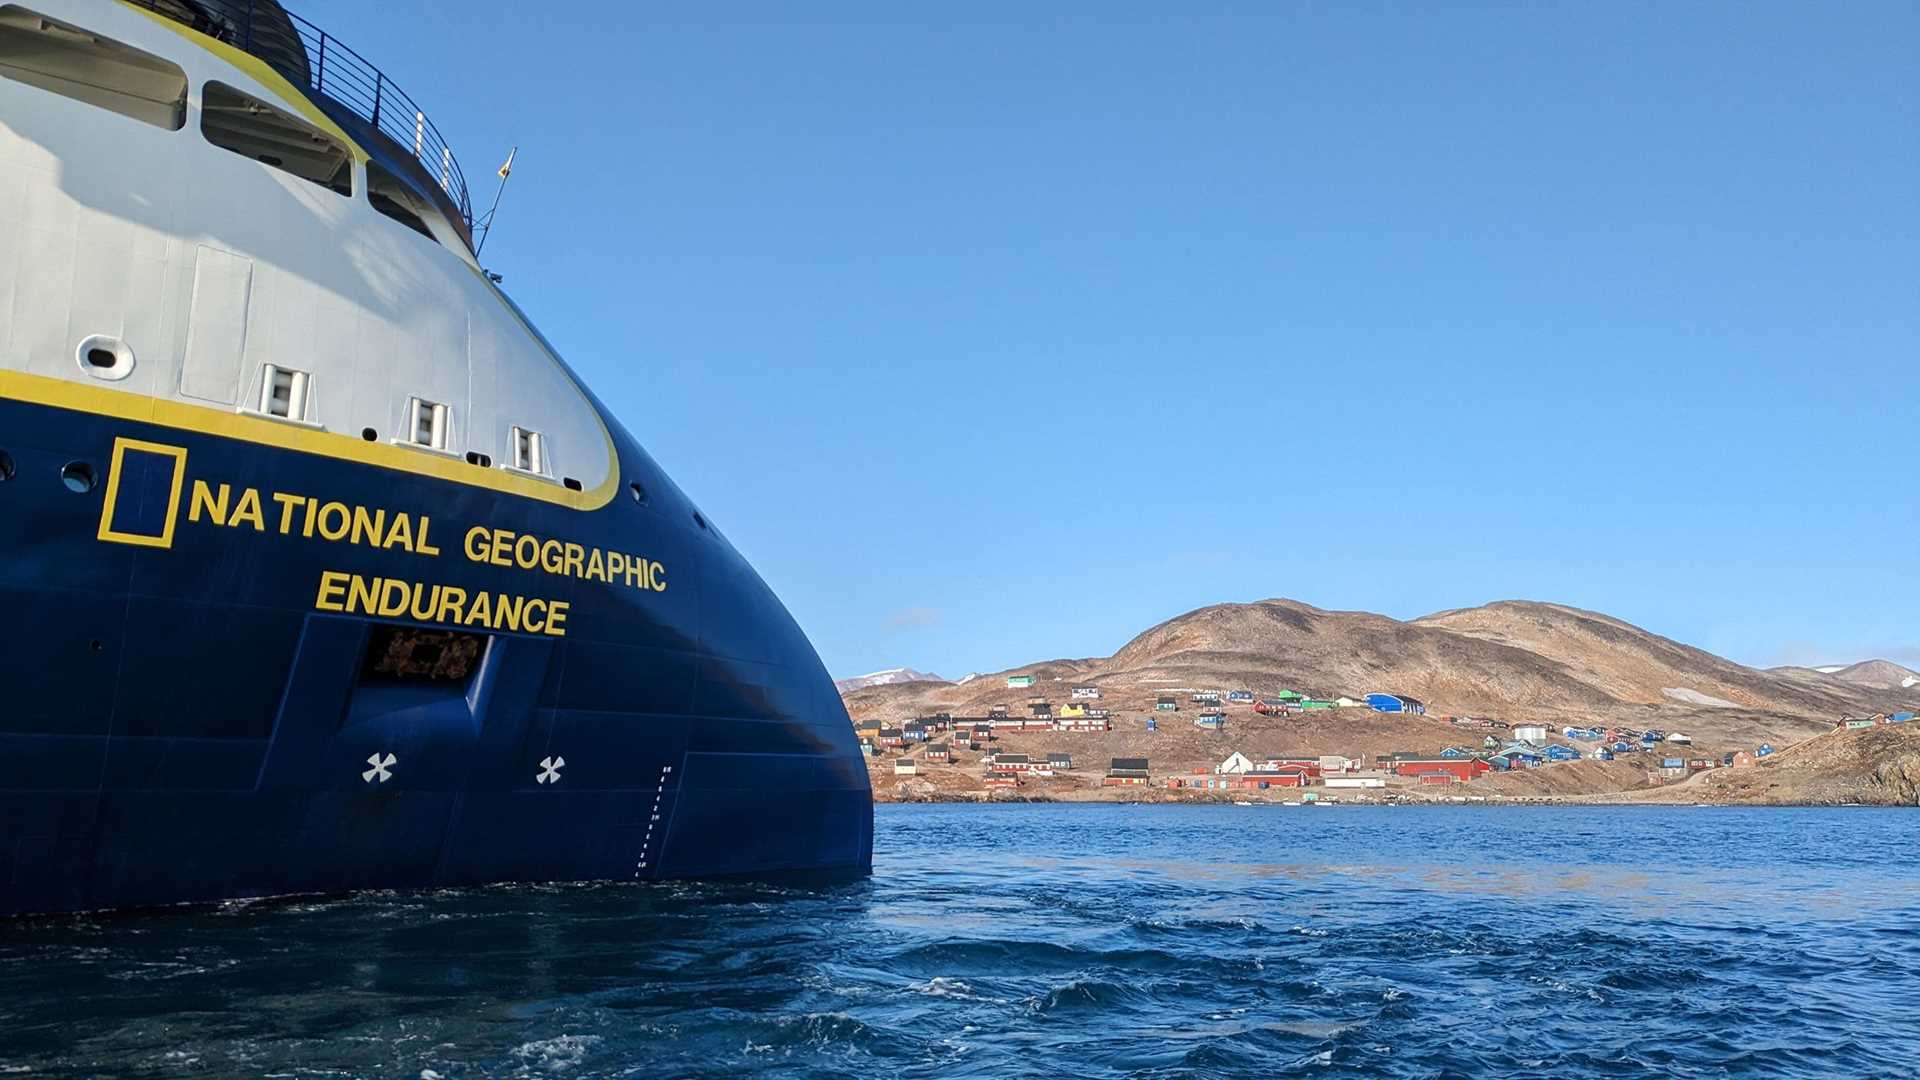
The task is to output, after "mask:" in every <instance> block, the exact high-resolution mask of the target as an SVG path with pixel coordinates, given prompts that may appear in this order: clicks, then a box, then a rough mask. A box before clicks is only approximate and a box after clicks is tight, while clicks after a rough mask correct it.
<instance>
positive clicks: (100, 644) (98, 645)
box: [87, 638, 107, 654]
mask: <svg viewBox="0 0 1920 1080" xmlns="http://www.w3.org/2000/svg"><path fill="white" fill-rule="evenodd" d="M87 648H88V650H90V651H91V652H93V653H95V654H98V653H103V652H106V651H107V643H106V642H104V641H101V640H100V639H99V638H94V639H93V640H92V641H89V642H87Z"/></svg>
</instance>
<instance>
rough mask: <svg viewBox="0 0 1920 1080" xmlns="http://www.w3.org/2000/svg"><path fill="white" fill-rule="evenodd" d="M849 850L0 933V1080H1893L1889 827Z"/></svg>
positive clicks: (1901, 1017) (1902, 904) (1279, 818)
mask: <svg viewBox="0 0 1920 1080" xmlns="http://www.w3.org/2000/svg"><path fill="white" fill-rule="evenodd" d="M769 827H777V825H774V824H772V823H770V825H769ZM878 831H879V846H878V849H877V851H876V857H875V873H874V877H873V879H872V880H871V881H870V882H866V883H863V884H857V885H847V886H838V887H833V888H827V889H818V890H806V889H794V888H774V887H767V886H747V885H664V886H598V887H573V888H529V887H515V888H492V889H481V890H472V891H459V892H443V893H434V894H425V895H422V894H368V895H358V896H352V897H342V898H337V899H326V900H298V901H274V902H253V903H244V904H228V905H224V906H220V907H217V908H200V909H183V910H176V911H169V912H163V913H158V914H148V915H140V916H135V917H117V918H81V919H61V920H51V921H38V922H31V923H16V924H11V925H0V1074H23V1075H54V1076H57V1075H75V1076H77V1075H101V1074H107V1075H173V1074H179V1075H197V1076H229V1075H231V1076H286V1077H291V1076H393V1077H428V1078H431V1077H436V1076H437V1077H445V1078H454V1077H475V1076H542V1075H560V1074H564V1075H568V1076H574V1077H587V1076H734V1075H741V1074H753V1073H759V1074H766V1075H778V1076H854V1077H892V1076H903V1077H905V1076H1008V1075H1022V1076H1051V1077H1064V1076H1222V1077H1225V1076H1256V1075H1266V1074H1273V1073H1292V1072H1302V1073H1311V1074H1313V1075H1323V1076H1345V1075H1354V1076H1501V1077H1510V1076H1537V1077H1585V1076H1608V1077H1612V1076H1782V1077H1826V1076H1836V1075H1839V1076H1870V1075H1871V1076H1897V1075H1915V1074H1916V1073H1920V813H1914V812H1900V811H1887V810H1866V809H1857V810H1839V809H1837V810H1742V809H1691V808H1679V809H1659V808H1617V809H1606V808H1592V809H1584V808H1583V809H1548V808H1516V807H1502V808H1466V807H1462V808H1453V809H1449V808H1385V807H1383V808H1326V809H1321V808H1313V807H1297V808H1293V807H1257V808H1253V807H1214V808H1199V807H1157V808H1156V807H1126V806H996V807H958V806H955V807H940V806H901V807H881V808H880V810H879V830H878Z"/></svg>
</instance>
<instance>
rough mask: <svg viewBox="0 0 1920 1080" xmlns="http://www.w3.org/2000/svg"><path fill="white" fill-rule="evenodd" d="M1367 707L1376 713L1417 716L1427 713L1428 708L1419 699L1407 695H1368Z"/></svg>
mask: <svg viewBox="0 0 1920 1080" xmlns="http://www.w3.org/2000/svg"><path fill="white" fill-rule="evenodd" d="M1367 707H1368V708H1370V709H1372V710H1373V711H1374V712H1383V713H1413V714H1414V715H1416V716H1419V715H1422V714H1424V713H1425V712H1426V711H1427V706H1426V704H1425V703H1423V702H1422V701H1421V700H1420V699H1419V698H1412V697H1408V696H1406V695H1405V694H1378V693H1376V694H1368V695H1367Z"/></svg>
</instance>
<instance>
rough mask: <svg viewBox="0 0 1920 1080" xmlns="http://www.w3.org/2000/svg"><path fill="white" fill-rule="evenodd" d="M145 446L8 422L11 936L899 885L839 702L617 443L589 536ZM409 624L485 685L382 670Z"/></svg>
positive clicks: (285, 467) (58, 419)
mask: <svg viewBox="0 0 1920 1080" xmlns="http://www.w3.org/2000/svg"><path fill="white" fill-rule="evenodd" d="M22 378H24V379H27V380H31V379H32V377H30V376H27V377H22ZM8 385H9V386H15V387H16V388H17V386H18V385H20V384H19V383H18V382H16V383H10V384H8ZM88 392H90V393H93V392H94V391H91V390H89V391H88ZM98 393H99V394H101V395H105V394H108V393H110V392H108V391H99V392H98ZM31 396H32V395H27V397H31ZM596 407H597V405H596ZM140 416H141V414H140V412H139V408H138V407H137V406H128V407H127V408H126V409H123V410H121V411H120V413H119V415H111V414H108V413H103V412H102V411H101V410H99V409H97V408H86V407H73V406H72V404H71V402H61V403H56V404H49V403H47V402H46V401H44V400H24V399H23V398H22V396H20V395H17V394H15V395H10V396H9V395H5V394H0V454H4V456H5V458H4V460H0V477H5V479H0V552H3V553H4V556H5V557H4V558H3V559H0V617H3V618H4V619H5V625H6V626H7V627H8V633H7V634H6V637H5V639H4V645H0V914H6V915H13V914H21V913H32V912H56V911H73V910H86V909H99V908H116V907H127V906H146V905H159V904H170V903H178V902H188V901H203V900H217V899H224V898H232V897H250V896H265V895H277V894H289V893H303V892H332V891H340V890H351V889H360V888H418V887H437V886H459V885H473V884H480V883H488V882H503V881H561V880H629V881H630V880H653V879H659V878H671V877H690V876H724V875H773V874H783V873H790V872H805V873H809V874H825V875H848V876H853V875H860V874H864V873H867V872H868V871H869V870H870V867H871V860H872V832H873V812H872V802H871V792H870V789H869V783H868V779H867V773H866V769H865V767H864V765H863V762H862V760H861V758H860V755H859V751H858V747H857V744H856V741H855V738H854V735H853V732H852V730H851V726H850V725H849V723H848V722H847V717H846V713H845V711H844V709H843V707H842V706H841V704H840V700H839V697H838V695H837V694H836V693H835V691H834V688H833V685H832V682H831V680H830V679H829V678H828V676H827V674H826V672H825V671H824V670H823V669H822V667H821V665H820V663H819V660H818V658H817V657H816V656H815V654H814V652H813V649H812V647H811V646H810V645H809V644H808V642H807V641H806V638H805V637H804V635H803V634H802V633H801V632H800V630H799V628H798V627H797V626H796V625H795V624H794V623H793V621H792V619H791V618H790V617H789V616H788V615H787V613H786V611H785V610H784V608H782V606H781V605H780V603H779V602H778V600H776V599H775V598H774V597H773V595H772V594H771V592H770V591H769V590H768V589H767V588H766V586H765V585H764V584H763V583H762V582H761V581H760V579H759V578H758V576H757V575H756V574H755V573H754V572H753V570H752V569H751V568H750V567H749V566H748V565H747V564H746V562H745V561H744V560H743V559H742V558H741V557H740V556H739V554H738V553H737V552H735V551H734V550H733V549H732V547H731V546H730V545H729V544H728V543H727V542H726V541H725V540H724V538H722V537H721V536H719V534H718V533H717V532H715V531H714V530H713V529H712V528H711V527H710V526H709V525H708V523H706V522H705V521H704V519H702V518H700V517H699V515H698V512H697V511H696V510H695V508H694V507H693V506H692V504H691V503H690V502H688V501H687V500H686V498H685V497H684V496H683V495H682V494H681V493H680V492H679V490H678V489H677V488H676V487H674V485H673V484H672V482H671V481H670V480H668V479H667V478H666V476H665V475H664V474H662V473H661V472H660V470H659V469H658V467H657V466H656V465H655V464H654V463H653V462H652V461H651V460H650V459H649V458H648V457H647V455H646V454H645V453H644V451H642V450H641V449H640V448H639V447H638V445H637V444H636V443H634V441H633V440H632V439H631V437H629V436H628V435H626V433H625V432H623V431H621V430H620V429H619V428H618V426H617V425H613V424H611V423H609V425H608V426H609V429H610V434H611V437H612V440H613V443H614V446H615V449H616V452H617V454H618V458H619V477H620V485H621V486H620V490H619V492H618V493H617V495H616V496H615V497H614V498H613V499H612V501H610V502H608V503H606V505H604V506H602V507H600V508H599V509H595V510H590V511H581V510H578V509H573V508H566V507H561V506H557V505H552V504H550V503H547V502H543V501H540V500H536V499H528V498H523V497H516V496H513V495H506V494H501V493H499V492H497V491H495V490H490V489H488V488H487V487H485V486H480V485H472V484H465V483H460V482H457V481H449V480H447V479H444V478H442V477H437V476H433V475H426V474H423V473H419V472H414V471H409V470H406V469H403V468H393V467H388V466H384V465H381V464H372V463H368V462H365V461H357V460H352V459H351V457H350V456H349V457H341V456H338V455H331V454H324V453H313V452H309V451H307V450H302V449H293V448H288V447H287V446H284V445H273V440H272V439H271V438H266V439H261V438H248V437H238V438H237V437H233V435H232V433H231V432H227V431H222V430H221V429H220V428H219V426H218V425H212V426H210V427H208V428H205V429H199V430H191V429H189V428H187V427H183V426H180V425H178V424H170V423H167V422H165V421H162V422H157V423H149V422H143V420H142V419H141V418H140ZM249 423H252V424H254V425H259V424H265V423H269V422H268V421H259V420H254V421H249ZM74 463H78V464H80V465H84V466H86V468H87V470H90V471H91V473H92V479H93V484H92V486H91V487H90V488H89V489H88V490H84V491H75V490H72V489H71V487H70V486H69V485H68V484H66V483H64V482H63V470H66V469H68V466H69V465H70V464H74ZM476 468H478V466H476ZM68 476H69V477H71V478H73V479H74V480H75V485H74V486H83V487H84V486H85V480H86V477H85V473H84V472H83V471H81V470H70V471H69V473H68ZM629 482H632V483H637V484H638V485H640V487H639V488H638V489H637V490H635V489H629V488H628V487H627V485H628V483H629ZM223 492H224V494H225V505H224V506H221V505H219V501H220V500H219V498H218V497H219V496H220V495H221V494H222V493H223ZM249 492H252V493H253V497H254V501H255V502H257V504H258V505H257V508H250V507H249V500H248V493H249ZM641 493H644V496H642V494H641ZM330 501H337V502H338V503H339V504H340V505H341V506H342V507H344V508H346V511H343V512H350V511H352V510H354V509H356V508H357V509H358V510H359V511H360V512H361V513H362V514H363V515H366V516H371V515H372V514H373V512H374V511H376V510H377V511H380V512H381V513H382V514H383V515H384V517H385V519H386V524H385V525H383V526H382V527H381V528H380V529H379V530H363V531H361V532H360V533H358V534H355V535H345V536H342V537H340V538H338V539H335V540H331V541H330V540H328V539H327V538H326V535H325V533H326V532H329V531H335V532H337V531H338V530H337V526H338V525H339V523H340V520H342V519H340V518H339V516H338V515H335V518H336V520H334V521H331V522H329V521H328V520H327V519H326V518H325V517H322V518H321V524H320V527H319V528H314V527H313V525H312V523H311V521H310V520H309V514H310V512H311V511H313V510H316V509H321V508H323V507H324V506H325V504H326V503H327V502H330ZM401 515H406V518H407V525H406V527H405V535H404V536H397V535H395V528H394V523H396V522H397V521H398V519H399V517H400V516H401ZM502 537H506V538H507V539H505V540H503V539H502ZM520 537H533V538H535V541H536V543H535V544H534V545H533V546H532V547H531V548H530V547H529V546H528V545H527V544H525V543H524V542H521V541H519V539H518V538H520ZM547 539H556V540H558V541H564V542H565V543H566V544H568V545H574V547H573V549H572V550H574V551H576V552H578V551H585V552H600V553H611V552H621V553H624V557H623V558H622V559H621V560H620V561H619V563H618V564H617V565H616V566H609V565H606V564H602V566H601V569H600V572H599V573H598V574H596V573H594V571H593V561H589V560H580V562H579V563H578V564H571V563H569V561H568V560H567V559H565V558H563V552H565V551H567V550H568V549H567V548H564V547H560V546H555V545H549V544H545V541H546V540H547ZM516 550H517V551H520V552H525V551H528V550H532V551H534V552H535V553H536V560H535V561H536V565H535V566H533V567H532V568H528V567H527V566H525V565H524V564H517V563H516V561H515V553H516ZM503 558H504V562H505V564H504V565H503V564H502V559H503ZM636 564H638V565H639V566H640V568H641V569H640V570H639V571H638V572H636V571H635V569H634V567H635V565H636ZM393 581H397V582H401V583H402V587H401V588H400V589H399V590H398V591H396V590H394V589H392V588H386V583H387V582H393ZM436 588H437V589H438V590H440V591H439V592H438V593H436V592H434V591H433V590H434V589H436ZM383 589H384V592H385V598H386V599H395V600H396V601H397V602H399V603H401V604H403V605H404V606H403V607H402V608H401V609H400V610H394V609H393V607H392V605H391V604H386V605H385V606H377V605H380V604H382V603H383V599H382V590H383ZM456 593H457V594H460V595H462V596H464V597H478V596H479V595H480V594H483V593H485V594H488V595H489V597H490V598H491V599H492V605H491V610H490V611H488V612H486V613H482V612H480V611H479V610H478V608H479V601H478V600H475V601H473V602H472V603H471V604H469V603H464V602H463V603H460V604H447V603H441V604H439V605H437V606H436V602H435V600H434V597H435V596H440V597H442V598H443V599H446V598H450V597H452V596H453V595H455V594H456ZM534 600H538V601H540V603H538V604H533V603H532V601H534ZM510 607H511V609H512V611H513V614H512V615H511V616H508V615H506V614H505V613H506V612H507V611H508V610H509V608H510ZM536 615H537V616H538V618H536ZM556 616H558V618H556ZM392 627H414V628H418V629H420V630H423V631H432V632H433V633H436V634H445V633H447V632H450V631H451V632H455V633H457V634H458V635H460V640H461V641H464V642H467V643H468V646H469V647H471V648H475V649H477V651H475V652H474V653H473V654H472V656H471V661H472V662H471V670H470V671H469V672H468V673H467V674H465V675H464V676H461V677H456V678H437V679H415V680H411V681H409V680H405V679H397V678H388V677H385V675H382V674H380V673H377V672H375V670H374V669H375V667H376V666H377V664H378V662H379V661H380V657H379V656H378V655H374V654H376V653H378V652H379V650H380V649H382V648H390V647H391V641H392V638H391V636H390V635H391V634H392V633H393V631H392V630H391V628H392ZM383 634H385V635H389V636H387V637H383V636H382V635H383ZM383 643H384V644H383Z"/></svg>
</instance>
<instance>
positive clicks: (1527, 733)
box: [1513, 724, 1547, 746]
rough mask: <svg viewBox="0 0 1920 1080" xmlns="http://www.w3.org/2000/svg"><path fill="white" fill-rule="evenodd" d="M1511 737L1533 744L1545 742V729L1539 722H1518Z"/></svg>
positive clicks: (1538, 744) (1543, 743)
mask: <svg viewBox="0 0 1920 1080" xmlns="http://www.w3.org/2000/svg"><path fill="white" fill-rule="evenodd" d="M1513 737H1514V738H1516V739H1518V740H1520V741H1521V742H1524V743H1532V744H1533V745H1535V746H1545V745H1546V744H1547V729H1546V728H1545V727H1544V726H1542V725H1540V724H1520V725H1518V726H1516V727H1515V728H1514V729H1513Z"/></svg>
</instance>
